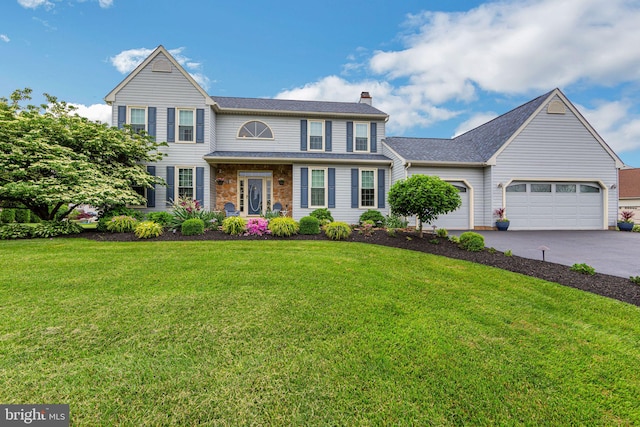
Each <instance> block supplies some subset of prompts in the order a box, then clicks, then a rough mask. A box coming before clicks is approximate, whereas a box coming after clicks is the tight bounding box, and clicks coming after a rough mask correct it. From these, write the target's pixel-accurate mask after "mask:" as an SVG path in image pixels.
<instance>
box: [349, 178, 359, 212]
mask: <svg viewBox="0 0 640 427" xmlns="http://www.w3.org/2000/svg"><path fill="white" fill-rule="evenodd" d="M359 173H360V171H359V170H358V169H351V207H352V208H354V209H357V208H358V206H359V203H358V187H359V185H358V174H359Z"/></svg>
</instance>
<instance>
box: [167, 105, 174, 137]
mask: <svg viewBox="0 0 640 427" xmlns="http://www.w3.org/2000/svg"><path fill="white" fill-rule="evenodd" d="M167 142H176V109H175V108H167Z"/></svg>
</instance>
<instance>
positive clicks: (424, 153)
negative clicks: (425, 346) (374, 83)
mask: <svg viewBox="0 0 640 427" xmlns="http://www.w3.org/2000/svg"><path fill="white" fill-rule="evenodd" d="M105 100H106V101H107V102H108V103H109V104H110V105H112V107H113V120H112V122H113V123H112V124H113V125H114V126H115V125H117V126H123V125H124V124H129V125H131V126H133V127H134V128H135V129H144V130H146V131H147V132H148V133H149V134H151V135H153V136H155V138H156V139H157V140H158V141H166V142H167V143H168V147H166V148H164V151H165V152H166V153H167V156H166V157H165V158H164V159H163V160H162V161H160V162H157V163H155V164H153V165H148V170H149V172H150V173H153V174H155V175H157V176H160V177H162V178H164V179H165V181H166V183H167V186H166V187H164V186H158V188H155V189H154V190H151V189H149V190H147V191H146V196H147V206H146V209H149V210H166V209H167V208H168V206H169V205H170V204H171V202H172V201H174V200H176V199H177V198H178V197H189V198H194V199H197V200H200V201H201V203H202V204H203V206H204V207H205V208H206V209H211V210H222V209H223V208H224V206H225V204H227V203H233V204H234V205H235V207H236V209H237V210H238V211H239V212H240V215H242V216H246V217H250V216H258V215H261V214H264V213H265V212H266V211H267V210H269V209H272V208H273V206H274V204H276V203H279V204H280V205H281V206H282V211H283V212H284V213H285V214H287V215H289V216H292V217H293V218H295V219H300V218H301V217H303V216H305V215H308V214H309V213H310V212H311V211H313V210H314V209H317V208H328V209H330V210H331V212H332V214H333V216H334V218H336V219H337V220H342V221H346V222H349V223H356V222H357V221H358V219H359V217H360V215H361V214H362V213H363V212H365V211H366V210H368V209H377V210H379V211H380V212H382V213H383V214H384V215H386V214H388V213H389V207H388V204H387V202H386V200H387V192H388V190H389V188H390V186H391V185H393V183H394V182H396V181H398V180H399V179H403V178H406V177H408V176H411V175H413V174H418V173H424V174H429V175H438V176H440V177H441V178H443V179H445V180H446V181H449V182H450V183H452V184H453V185H454V186H456V187H457V188H458V190H459V191H460V195H461V198H462V201H463V203H462V206H461V207H460V208H459V209H458V210H457V211H456V212H453V213H451V214H448V215H445V216H443V217H441V218H439V219H438V220H437V221H436V223H435V225H436V226H439V227H446V228H451V229H474V228H476V229H486V228H492V227H493V223H494V221H495V218H494V217H493V211H494V209H495V208H497V207H506V209H507V216H508V217H509V219H510V220H511V222H512V227H511V229H606V228H608V227H615V221H616V217H617V209H618V194H617V180H618V169H619V168H620V167H622V162H621V161H620V159H619V158H618V156H617V155H616V154H615V153H614V152H613V151H612V150H611V149H610V148H609V146H608V145H607V144H606V143H605V142H604V140H603V139H602V138H601V137H600V136H599V135H598V134H597V132H596V131H595V130H594V129H593V128H592V127H591V126H590V124H589V123H588V122H587V121H586V120H585V119H584V117H583V116H582V115H581V114H580V112H579V111H578V110H577V109H576V107H575V106H574V105H573V104H572V103H571V102H570V101H569V100H568V99H567V98H566V97H565V95H564V94H563V93H562V92H561V91H560V90H559V89H555V90H553V91H551V92H549V93H547V94H544V95H542V96H539V97H537V98H535V99H534V100H532V101H530V102H528V103H526V104H524V105H522V106H520V107H518V108H515V109H514V110H512V111H509V112H508V113H505V114H503V115H502V116H500V117H497V118H496V119H494V120H492V121H490V122H488V123H486V124H484V125H482V126H479V127H477V128H476V129H473V130H471V131H469V132H467V133H465V134H463V135H460V136H458V137H455V138H452V139H434V138H398V137H387V136H386V133H385V125H386V122H387V120H388V118H389V117H388V115H387V114H385V113H384V112H382V111H380V110H378V109H376V108H375V107H374V106H373V105H372V98H371V96H370V95H369V94H368V93H366V92H363V93H362V94H361V97H360V101H359V102H352V103H349V102H322V101H294V100H278V99H256V98H233V97H219V96H211V95H209V94H207V93H206V92H205V91H204V90H203V89H202V88H201V87H200V86H199V85H198V84H197V83H196V82H195V81H194V79H193V78H192V77H191V76H190V75H189V73H187V72H186V71H185V70H184V69H183V68H182V67H181V66H180V65H179V64H178V62H177V61H176V60H175V59H174V58H173V57H172V56H171V55H170V54H169V53H168V52H167V51H166V49H164V48H163V47H162V46H160V47H158V48H157V49H156V50H155V51H154V52H153V53H152V54H151V55H150V56H149V57H148V58H147V59H146V60H145V61H143V62H142V63H141V64H140V65H139V66H138V67H137V68H136V69H135V70H134V71H132V72H131V73H130V74H129V75H128V76H127V77H126V78H125V79H124V80H123V81H122V82H121V83H120V84H119V85H118V86H117V87H116V88H115V89H113V90H112V91H111V92H110V93H109V94H108V95H107V96H106V98H105Z"/></svg>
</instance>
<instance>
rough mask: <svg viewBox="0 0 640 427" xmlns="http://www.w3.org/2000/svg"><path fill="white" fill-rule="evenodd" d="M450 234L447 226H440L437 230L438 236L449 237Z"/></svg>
mask: <svg viewBox="0 0 640 427" xmlns="http://www.w3.org/2000/svg"><path fill="white" fill-rule="evenodd" d="M448 235H449V232H448V231H447V229H446V228H438V229H437V230H436V236H438V237H442V238H444V237H447V236H448Z"/></svg>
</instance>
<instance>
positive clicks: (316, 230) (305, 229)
mask: <svg viewBox="0 0 640 427" xmlns="http://www.w3.org/2000/svg"><path fill="white" fill-rule="evenodd" d="M300 234H320V221H319V220H318V218H316V217H313V216H305V217H302V218H300Z"/></svg>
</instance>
